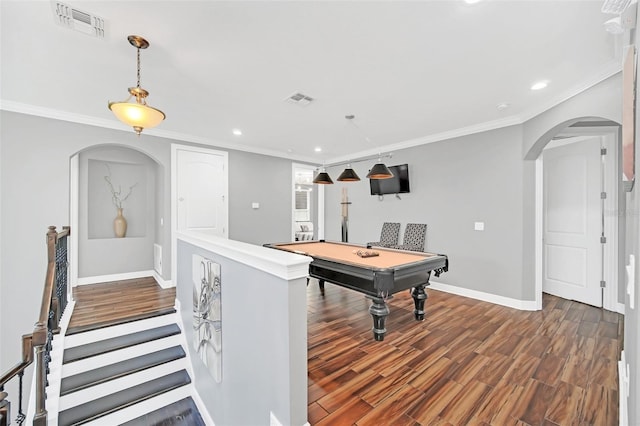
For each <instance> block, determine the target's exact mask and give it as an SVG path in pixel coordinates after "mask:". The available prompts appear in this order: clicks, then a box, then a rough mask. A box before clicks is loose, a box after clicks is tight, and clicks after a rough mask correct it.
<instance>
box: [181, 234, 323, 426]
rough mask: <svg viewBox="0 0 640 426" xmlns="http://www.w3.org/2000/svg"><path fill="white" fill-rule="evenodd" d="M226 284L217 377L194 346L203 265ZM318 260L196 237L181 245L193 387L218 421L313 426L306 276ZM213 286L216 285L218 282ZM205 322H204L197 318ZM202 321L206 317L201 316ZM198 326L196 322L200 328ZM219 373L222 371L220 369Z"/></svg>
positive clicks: (221, 287) (220, 308)
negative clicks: (309, 408)
mask: <svg viewBox="0 0 640 426" xmlns="http://www.w3.org/2000/svg"><path fill="white" fill-rule="evenodd" d="M194 259H198V260H201V259H206V260H207V261H211V262H214V263H215V265H219V266H215V275H216V276H217V278H218V279H219V284H216V285H217V286H219V287H216V290H215V291H219V294H220V296H221V297H220V299H219V302H216V303H219V306H216V307H215V309H214V310H215V311H216V312H217V313H219V316H216V318H219V323H217V324H216V327H219V329H217V331H216V333H215V334H217V336H216V341H215V344H214V346H215V347H216V350H218V349H219V352H218V353H217V354H216V355H215V356H216V357H219V359H217V360H216V362H219V368H220V370H219V371H218V372H217V373H216V374H212V373H211V369H210V368H209V367H207V366H206V365H205V363H204V362H203V361H202V360H201V355H200V354H198V353H197V352H196V350H195V347H194V345H193V343H192V342H193V341H194V339H195V338H196V337H197V336H196V333H194V327H193V326H192V325H193V324H194V311H193V308H194V305H196V306H197V302H195V301H194V291H193V289H194V286H196V287H198V286H199V285H200V283H199V281H200V280H201V278H202V275H201V271H200V270H199V266H200V265H201V263H200V262H194ZM310 261H311V258H309V257H306V256H301V255H297V254H292V253H286V252H283V251H279V250H274V249H269V248H264V247H261V246H256V245H251V244H246V243H242V242H239V241H233V240H228V239H225V238H219V237H214V236H210V235H204V234H197V233H189V234H186V233H180V234H178V240H177V270H176V272H177V283H176V294H177V298H178V300H179V306H180V311H181V315H182V321H183V324H184V326H185V330H184V332H185V337H186V339H187V342H188V343H189V344H188V348H187V349H188V352H189V357H190V359H191V364H192V366H193V370H192V371H193V376H194V377H193V378H192V379H193V382H194V385H195V388H196V390H197V392H198V394H199V396H200V398H201V400H202V402H203V403H204V405H205V407H206V409H207V411H208V412H209V414H210V416H211V418H212V419H213V421H214V422H215V424H217V425H227V424H238V425H240V424H247V425H249V424H252V425H253V424H255V425H258V424H278V423H279V424H283V425H294V426H295V425H305V424H307V307H306V276H307V272H308V264H309V262H310ZM212 279H213V278H212ZM195 316H198V315H195ZM200 317H201V316H200ZM196 322H197V321H196ZM216 368H217V367H216Z"/></svg>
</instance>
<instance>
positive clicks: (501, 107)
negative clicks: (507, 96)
mask: <svg viewBox="0 0 640 426" xmlns="http://www.w3.org/2000/svg"><path fill="white" fill-rule="evenodd" d="M510 106H511V104H510V103H508V102H502V103H499V104H498V105H496V108H498V111H503V110H505V109H507V108H509V107H510Z"/></svg>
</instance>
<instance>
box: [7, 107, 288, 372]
mask: <svg viewBox="0 0 640 426" xmlns="http://www.w3.org/2000/svg"><path fill="white" fill-rule="evenodd" d="M0 122H1V123H2V125H1V126H0V144H1V145H0V152H1V153H2V156H1V158H0V184H1V187H0V202H1V211H0V220H1V222H0V232H1V235H2V239H1V241H0V252H1V253H2V260H1V262H0V264H1V265H2V268H1V270H0V342H2V344H1V345H0V361H1V363H0V371H5V370H6V369H8V368H9V367H10V366H12V365H13V364H14V363H16V362H17V361H18V360H19V359H20V356H21V355H20V337H21V336H22V335H23V334H26V333H30V332H31V331H32V330H33V324H34V322H35V320H36V319H37V315H38V309H39V303H40V299H41V297H42V287H43V283H44V277H45V270H46V250H45V244H44V242H45V238H44V235H45V233H46V231H47V227H48V226H49V225H56V226H58V227H59V228H60V229H61V227H62V226H64V225H68V224H69V223H70V222H69V221H70V219H69V218H70V216H69V173H70V158H71V157H72V156H73V155H75V154H76V153H79V152H81V151H83V150H85V149H87V148H93V147H96V146H102V145H115V146H118V145H124V146H129V147H132V148H134V149H135V150H138V151H140V152H141V153H143V154H145V155H147V156H148V157H150V158H151V159H152V160H153V161H155V162H156V163H157V164H158V165H157V166H156V169H157V172H156V176H157V177H158V181H157V182H156V184H157V188H156V189H157V193H158V194H165V196H164V197H160V196H157V197H156V201H155V203H156V206H157V207H156V213H157V215H158V216H157V218H156V223H155V227H156V230H155V236H156V239H157V241H156V242H157V243H159V244H162V246H163V274H162V276H163V278H164V279H166V280H169V279H170V277H171V270H170V265H171V262H170V259H171V247H170V246H171V245H170V244H169V242H170V241H171V235H170V226H169V224H170V223H171V216H170V202H171V200H170V196H169V191H170V188H171V176H170V173H169V171H170V170H171V143H184V142H182V141H177V140H170V139H165V138H159V137H154V136H150V135H145V134H144V133H143V134H142V135H141V136H140V137H138V136H136V135H135V134H134V133H133V132H132V131H119V130H112V129H105V128H100V127H94V126H89V125H82V124H75V123H69V122H65V121H60V120H54V119H47V118H41V117H36V116H30V115H25V114H19V113H13V112H7V111H4V110H1V111H0ZM184 144H185V145H189V144H188V143H184ZM214 149H215V147H214ZM236 154H237V155H236ZM229 169H230V177H229V188H230V192H232V193H233V194H234V195H235V194H238V196H239V197H240V198H238V196H235V197H231V198H232V199H231V200H230V203H229V217H230V221H229V223H230V230H229V231H230V232H229V235H230V236H231V238H234V239H239V240H244V241H246V242H255V243H260V244H262V243H263V242H269V241H287V240H289V239H290V235H291V225H290V224H291V193H290V188H291V162H290V161H285V160H282V159H277V158H274V157H267V156H260V155H244V154H242V153H236V152H235V151H230V153H229ZM262 173H265V175H266V176H268V179H265V177H264V176H265V175H263V174H262ZM250 183H256V185H254V187H255V192H251V193H250V195H252V196H251V197H249V196H246V197H245V195H243V194H242V193H243V191H244V188H245V185H248V184H250ZM257 183H260V184H259V185H258V184H257ZM264 184H267V186H263V185H264ZM274 188H283V189H282V190H281V191H282V194H281V197H282V200H281V199H280V198H278V197H277V196H276V197H275V198H273V197H272V195H271V194H272V193H273V192H274V191H273V190H274ZM251 191H253V190H251ZM275 193H278V191H275ZM265 194H269V198H266V195H265ZM285 194H286V195H285ZM253 195H255V196H256V197H257V196H258V195H260V197H261V198H260V199H256V198H255V197H253ZM250 201H260V202H261V209H259V210H258V211H257V212H256V211H253V210H252V209H251V204H250ZM247 202H249V203H248V204H247ZM253 213H257V214H258V215H257V216H256V217H254V218H252V216H251V215H252V214H253ZM159 217H163V219H164V226H161V225H160V221H159ZM237 218H243V219H242V220H240V221H238V220H237ZM254 219H256V220H254ZM276 219H277V220H278V222H277V224H273V223H271V221H274V220H276ZM236 227H237V228H238V229H237V231H238V232H236ZM76 231H78V230H74V229H72V230H71V232H72V233H73V232H76ZM82 261H83V260H82V258H81V259H80V263H82ZM151 266H152V265H151ZM149 269H151V268H149ZM26 383H27V384H29V383H30V380H29V379H28V378H27V380H26Z"/></svg>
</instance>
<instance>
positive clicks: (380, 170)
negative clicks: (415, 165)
mask: <svg viewBox="0 0 640 426" xmlns="http://www.w3.org/2000/svg"><path fill="white" fill-rule="evenodd" d="M392 177H393V173H392V172H391V170H389V168H388V167H387V166H386V165H385V164H384V163H383V162H382V158H380V157H378V162H377V163H376V164H375V165H374V166H373V167H372V168H371V170H369V173H367V178H369V179H389V178H392Z"/></svg>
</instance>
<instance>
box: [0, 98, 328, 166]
mask: <svg viewBox="0 0 640 426" xmlns="http://www.w3.org/2000/svg"><path fill="white" fill-rule="evenodd" d="M0 110H4V111H9V112H16V113H20V114H26V115H34V116H37V117H43V118H51V119H53V120H61V121H67V122H70V123H77V124H85V125H88V126H95V127H102V128H105V129H113V130H120V131H123V132H130V131H131V129H130V128H129V127H127V126H125V125H124V124H123V123H121V122H119V121H117V120H110V119H105V118H97V117H93V116H90V115H83V114H76V113H71V112H68V111H60V110H57V109H52V108H45V107H40V106H36V105H30V104H25V103H21V102H15V101H9V100H6V99H0ZM143 136H156V137H159V138H165V139H171V140H173V141H177V142H190V143H194V144H199V145H205V146H207V147H215V148H225V149H233V150H235V151H243V152H249V153H252V154H260V155H267V156H270V157H278V158H287V159H290V160H296V161H304V162H308V163H314V164H315V163H316V162H317V159H316V158H311V157H306V156H301V155H292V154H288V153H283V152H280V151H276V150H270V149H262V148H255V147H251V146H248V145H242V144H238V143H235V142H234V143H231V142H225V141H221V140H215V139H209V138H205V137H201V136H195V135H190V134H186V133H181V132H174V131H171V130H162V129H159V128H157V127H156V128H153V129H145V130H144V133H143Z"/></svg>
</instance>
